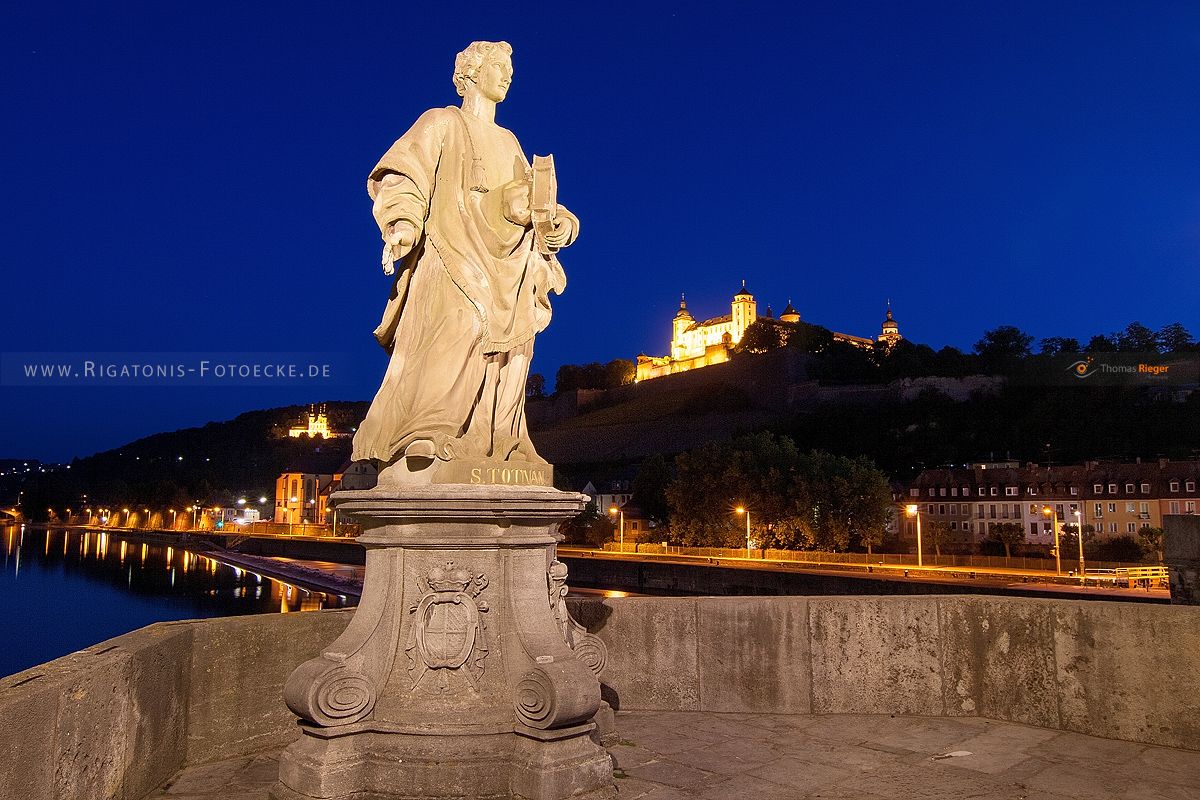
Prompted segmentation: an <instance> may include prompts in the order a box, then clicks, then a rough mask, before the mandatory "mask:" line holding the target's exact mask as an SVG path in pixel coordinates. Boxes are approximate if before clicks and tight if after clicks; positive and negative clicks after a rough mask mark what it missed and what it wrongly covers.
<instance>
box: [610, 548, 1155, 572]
mask: <svg viewBox="0 0 1200 800" xmlns="http://www.w3.org/2000/svg"><path fill="white" fill-rule="evenodd" d="M604 550H606V551H609V552H614V553H641V554H646V555H668V556H697V557H700V558H746V548H744V547H675V546H673V545H667V546H666V547H664V546H663V545H661V544H648V543H640V544H634V543H632V542H629V543H626V544H625V545H621V544H620V543H619V542H605V543H604ZM750 558H754V559H762V560H765V561H791V562H797V563H805V564H848V565H860V566H885V567H886V566H898V567H908V566H913V567H915V566H916V565H917V556H916V554H915V553H872V554H870V555H868V554H866V553H833V552H828V551H822V550H756V549H752V550H750ZM921 563H922V564H923V565H924V566H927V567H975V568H990V569H1027V570H1042V571H1046V572H1053V571H1054V559H1052V558H1031V557H1026V556H1013V557H1011V558H1009V557H1005V556H959V555H942V556H939V555H935V554H932V553H926V554H924V555H923V556H922V557H921ZM1076 563H1077V562H1076V560H1075V559H1071V558H1067V557H1064V558H1063V559H1062V567H1063V571H1064V572H1067V571H1069V570H1072V569H1074V568H1075V565H1076ZM1087 565H1088V567H1095V568H1097V569H1118V568H1125V567H1131V565H1130V564H1128V563H1124V562H1118V561H1093V560H1091V559H1088V561H1087ZM1142 569H1159V570H1161V569H1163V568H1162V567H1142Z"/></svg>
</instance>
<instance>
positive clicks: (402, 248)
mask: <svg viewBox="0 0 1200 800" xmlns="http://www.w3.org/2000/svg"><path fill="white" fill-rule="evenodd" d="M371 213H372V214H373V215H374V216H375V222H376V223H377V224H378V225H379V232H380V234H381V235H382V236H383V241H384V252H383V267H384V271H385V272H388V273H389V274H391V270H389V269H388V268H389V267H390V266H391V264H392V262H395V261H399V260H400V259H402V258H404V257H405V256H406V255H408V253H409V251H411V250H412V248H413V246H414V245H415V244H416V243H417V239H419V238H420V236H421V230H422V228H424V227H425V218H426V217H427V216H428V214H429V204H428V202H427V201H426V200H425V198H424V197H422V196H421V193H420V191H419V190H418V189H417V185H416V183H414V182H413V180H412V179H411V178H409V177H408V176H407V175H402V174H400V173H398V172H388V173H385V174H383V175H382V176H381V177H380V178H379V181H378V190H377V193H376V195H375V203H374V205H373V206H372V208H371Z"/></svg>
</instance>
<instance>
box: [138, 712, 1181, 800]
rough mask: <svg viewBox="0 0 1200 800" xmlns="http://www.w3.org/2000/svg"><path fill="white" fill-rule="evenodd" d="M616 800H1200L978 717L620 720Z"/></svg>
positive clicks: (1143, 771)
mask: <svg viewBox="0 0 1200 800" xmlns="http://www.w3.org/2000/svg"><path fill="white" fill-rule="evenodd" d="M617 729H618V731H619V732H620V735H621V742H620V743H619V744H617V745H614V746H613V747H612V748H611V750H610V752H611V754H612V756H613V760H614V768H615V770H616V772H615V774H616V776H617V788H618V792H619V797H620V798H621V800H638V799H639V798H640V800H676V799H677V798H688V799H689V800H690V799H692V798H701V799H703V800H749V799H750V798H752V800H783V799H784V798H786V799H787V800H792V799H793V798H797V799H799V798H814V800H815V799H816V798H821V800H851V798H853V800H881V799H882V798H888V799H889V800H891V799H892V798H944V799H945V800H959V799H960V798H963V799H965V798H974V799H976V800H1057V799H1059V798H1061V799H1063V800H1066V799H1067V798H1070V799H1071V800H1109V799H1110V798H1113V799H1116V798H1120V799H1121V800H1125V799H1128V800H1134V798H1136V799H1137V800H1200V752H1195V751H1190V750H1173V749H1171V748H1167V747H1153V746H1147V745H1140V744H1133V743H1130V742H1119V741H1113V740H1111V739H1098V738H1095V737H1092V736H1083V735H1080V734H1076V733H1064V732H1060V731H1052V730H1046V729H1043V728H1031V727H1027V726H1024V725H1015V724H1012V723H1007V722H993V721H990V720H984V719H976V718H945V717H938V718H933V717H901V716H893V717H888V716H866V715H864V716H857V715H846V714H832V715H819V716H799V715H784V714H713V713H689V712H634V713H625V712H622V713H620V714H618V715H617ZM276 770H277V764H276V761H275V754H273V753H272V754H263V755H258V756H250V757H243V758H235V759H230V760H228V761H222V762H218V763H215V764H207V765H203V766H198V767H191V768H189V769H185V770H183V771H182V772H180V773H179V774H177V775H176V776H175V777H174V778H173V779H172V780H171V781H170V782H169V783H168V784H167V785H166V786H165V787H164V788H163V789H161V790H159V791H158V792H155V793H153V794H151V795H150V797H149V798H147V800H216V798H220V800H262V799H263V798H265V797H266V790H267V788H268V787H269V786H270V785H271V783H272V782H273V781H274V780H275V773H276Z"/></svg>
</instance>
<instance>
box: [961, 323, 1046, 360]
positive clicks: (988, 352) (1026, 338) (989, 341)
mask: <svg viewBox="0 0 1200 800" xmlns="http://www.w3.org/2000/svg"><path fill="white" fill-rule="evenodd" d="M1032 344H1033V337H1032V336H1030V335H1029V334H1027V333H1025V332H1024V331H1022V330H1021V329H1020V328H1017V327H1016V326H1014V325H1001V326H1000V327H998V328H993V329H992V330H990V331H985V332H984V334H983V338H982V339H980V340H979V341H978V342H976V343H975V352H976V353H978V354H979V355H981V356H985V357H1017V358H1021V357H1024V356H1027V355H1029V348H1030V346H1031V345H1032Z"/></svg>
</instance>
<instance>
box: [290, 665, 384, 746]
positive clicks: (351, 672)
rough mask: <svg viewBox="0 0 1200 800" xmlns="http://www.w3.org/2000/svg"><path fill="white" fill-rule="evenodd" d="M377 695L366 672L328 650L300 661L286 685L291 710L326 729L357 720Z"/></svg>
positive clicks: (367, 710)
mask: <svg viewBox="0 0 1200 800" xmlns="http://www.w3.org/2000/svg"><path fill="white" fill-rule="evenodd" d="M378 696H379V693H378V690H377V689H376V688H375V685H374V684H373V683H372V682H371V680H370V679H369V678H368V677H367V676H366V675H364V674H362V673H361V672H359V671H357V670H355V669H353V668H352V667H350V666H349V665H348V664H346V663H345V662H342V661H338V660H336V659H334V658H331V657H330V654H328V653H327V654H325V655H322V656H320V657H318V658H314V659H311V660H310V661H306V662H304V663H303V664H301V665H300V666H299V667H298V668H297V669H296V671H295V672H293V673H292V674H291V676H290V677H289V678H288V680H287V683H286V684H285V685H284V687H283V698H284V700H285V701H286V702H287V705H288V708H290V709H291V710H292V713H294V714H295V715H296V716H298V717H300V718H302V719H305V720H308V721H309V722H311V723H313V724H315V725H320V726H321V727H323V728H330V727H333V726H335V725H348V724H350V723H352V722H358V721H359V720H361V719H363V718H364V717H366V716H367V715H368V714H370V713H371V709H373V708H374V707H375V700H376V699H377V698H378Z"/></svg>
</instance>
